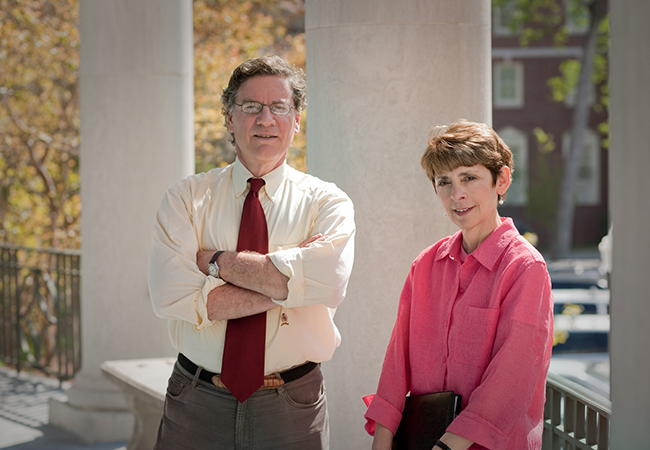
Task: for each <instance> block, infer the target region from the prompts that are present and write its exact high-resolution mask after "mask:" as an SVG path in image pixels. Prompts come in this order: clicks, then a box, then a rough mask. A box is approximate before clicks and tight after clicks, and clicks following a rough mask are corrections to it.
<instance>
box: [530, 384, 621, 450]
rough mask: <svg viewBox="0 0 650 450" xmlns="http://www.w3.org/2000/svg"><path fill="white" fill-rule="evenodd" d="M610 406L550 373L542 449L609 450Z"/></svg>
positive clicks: (606, 402)
mask: <svg viewBox="0 0 650 450" xmlns="http://www.w3.org/2000/svg"><path fill="white" fill-rule="evenodd" d="M611 415H612V403H611V402H610V401H609V400H607V399H605V398H604V397H602V396H600V395H598V394H596V393H594V392H592V391H590V390H589V389H587V388H585V387H583V386H580V385H579V384H578V383H575V382H573V381H571V380H568V379H566V378H564V377H562V376H561V375H557V374H554V373H552V372H549V374H548V377H547V379H546V404H545V405H544V437H543V439H542V449H543V450H587V449H588V450H608V449H609V420H610V417H611Z"/></svg>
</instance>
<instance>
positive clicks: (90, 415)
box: [49, 399, 134, 444]
mask: <svg viewBox="0 0 650 450" xmlns="http://www.w3.org/2000/svg"><path fill="white" fill-rule="evenodd" d="M49 410H50V422H49V423H50V425H54V426H56V427H58V428H61V429H63V430H66V431H68V432H70V433H72V434H74V435H75V436H77V437H78V438H79V439H80V440H82V441H83V442H84V443H86V444H95V443H98V442H115V441H127V440H128V439H129V437H130V436H131V434H132V433H133V427H134V418H133V414H131V413H130V412H128V411H98V410H89V409H82V408H79V407H76V406H74V405H72V404H70V402H69V401H68V400H67V399H66V400H63V401H62V400H57V399H50V402H49Z"/></svg>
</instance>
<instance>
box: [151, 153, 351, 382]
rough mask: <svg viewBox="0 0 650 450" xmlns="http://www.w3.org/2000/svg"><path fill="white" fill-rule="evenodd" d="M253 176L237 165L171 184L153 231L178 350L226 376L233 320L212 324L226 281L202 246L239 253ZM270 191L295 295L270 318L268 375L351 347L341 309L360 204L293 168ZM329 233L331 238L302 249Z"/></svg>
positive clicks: (156, 278) (160, 305)
mask: <svg viewBox="0 0 650 450" xmlns="http://www.w3.org/2000/svg"><path fill="white" fill-rule="evenodd" d="M252 176H253V175H252V174H251V173H250V172H249V171H248V170H247V169H246V167H245V166H244V165H243V164H242V163H241V162H240V161H239V160H236V161H235V162H234V163H233V164H231V165H229V166H227V167H225V168H222V169H213V170H210V171H209V172H206V173H200V174H196V175H192V176H190V177H188V178H186V179H184V180H182V181H180V182H178V183H176V184H175V185H173V186H172V187H170V188H169V189H168V190H167V192H166V193H165V196H164V197H163V199H162V202H161V204H160V207H159V209H158V213H157V215H156V221H155V224H154V230H153V243H152V249H151V256H150V262H149V292H150V294H151V301H152V303H153V308H154V311H155V313H156V314H157V315H158V316H159V317H161V318H165V319H169V334H170V338H171V341H172V345H173V346H174V348H176V349H177V350H178V351H179V352H181V353H183V354H184V355H185V356H187V357H188V358H189V359H190V360H191V361H193V362H194V363H195V364H197V365H199V366H202V367H204V368H205V369H207V370H209V371H211V372H216V373H220V372H221V360H222V357H223V346H224V340H225V333H226V325H227V321H226V320H215V321H211V320H209V319H208V313H207V307H206V302H207V298H208V293H209V292H210V291H211V290H212V289H214V288H216V287H218V286H220V285H221V284H224V281H223V280H221V279H218V278H213V277H210V276H206V275H205V274H203V273H202V272H201V271H200V270H199V268H198V267H197V265H196V253H197V252H198V251H199V250H215V251H217V250H228V251H235V250H236V249H237V239H238V235H239V223H240V219H241V213H242V208H243V206H244V200H245V198H246V194H247V193H248V183H247V180H248V179H249V178H251V177H252ZM262 178H264V181H265V185H264V187H263V188H262V189H261V191H260V195H259V196H260V202H261V203H262V207H263V208H264V213H265V215H266V221H267V225H268V231H269V258H270V259H271V261H272V262H273V264H274V265H275V267H277V269H278V270H279V271H280V272H282V273H283V274H284V275H286V276H287V277H289V282H288V289H289V295H288V297H287V299H285V300H274V301H275V302H276V303H277V304H278V307H277V308H274V309H271V310H270V311H268V312H267V313H266V315H267V319H266V320H267V322H266V356H265V374H270V373H274V372H282V371H284V370H287V369H289V368H291V367H295V366H297V365H300V364H303V363H305V362H307V361H314V362H322V361H327V360H329V359H331V357H332V355H333V354H334V350H335V349H336V347H338V345H339V344H340V342H341V336H340V334H339V331H338V329H337V328H336V325H335V324H334V320H333V319H334V313H335V312H336V308H337V307H338V306H339V305H340V304H341V302H342V301H343V298H344V296H345V291H346V288H347V284H348V279H349V277H350V271H351V270H352V262H353V258H354V232H355V225H354V207H353V205H352V201H351V200H350V198H349V197H348V196H347V195H346V194H345V193H344V192H343V191H341V190H340V189H339V188H338V187H336V185H334V184H333V183H327V182H324V181H321V180H320V179H318V178H316V177H313V176H311V175H306V174H304V173H302V172H299V171H297V170H295V169H293V168H291V167H289V166H288V165H287V164H286V163H285V164H282V165H281V166H280V167H278V168H277V169H275V170H273V171H271V172H270V173H268V174H266V175H264V176H263V177H262ZM317 233H321V234H323V235H324V236H326V239H324V240H319V241H316V242H314V243H312V244H310V245H309V246H308V247H305V248H299V244H300V243H301V242H302V241H304V240H305V239H307V238H308V237H310V236H313V235H315V234H317Z"/></svg>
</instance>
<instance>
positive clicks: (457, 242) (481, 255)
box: [436, 217, 519, 270]
mask: <svg viewBox="0 0 650 450" xmlns="http://www.w3.org/2000/svg"><path fill="white" fill-rule="evenodd" d="M518 234H519V231H517V228H516V227H515V224H514V222H513V221H512V219H510V218H508V217H505V218H504V217H502V218H501V225H499V226H498V227H496V229H495V230H494V231H493V232H492V233H490V235H489V236H488V237H487V238H486V239H485V240H484V241H483V242H481V245H479V246H478V248H477V249H476V250H474V251H473V252H472V253H470V254H469V255H468V256H467V257H468V258H469V257H474V258H475V259H476V260H477V261H478V262H479V263H481V264H482V265H483V266H485V268H487V269H488V270H492V269H493V268H494V265H495V264H496V263H497V261H498V260H499V258H500V257H501V255H502V254H503V252H504V251H505V249H506V248H507V247H508V245H510V242H512V240H513V239H514V238H516V237H517V235H518ZM462 243H463V233H462V232H461V231H458V232H456V233H455V234H454V235H453V236H451V238H449V239H447V241H446V242H444V243H443V244H442V245H441V246H440V251H439V252H438V257H437V258H436V260H440V259H443V258H447V257H448V258H451V259H453V260H456V261H459V262H460V261H462V259H461V251H462V250H461V246H462Z"/></svg>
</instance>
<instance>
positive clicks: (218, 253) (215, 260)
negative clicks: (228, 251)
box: [210, 250, 225, 264]
mask: <svg viewBox="0 0 650 450" xmlns="http://www.w3.org/2000/svg"><path fill="white" fill-rule="evenodd" d="M222 253H225V250H219V251H218V252H216V253H215V254H214V255H212V258H210V264H213V263H214V264H216V262H217V258H218V257H219V255H221V254H222Z"/></svg>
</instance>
